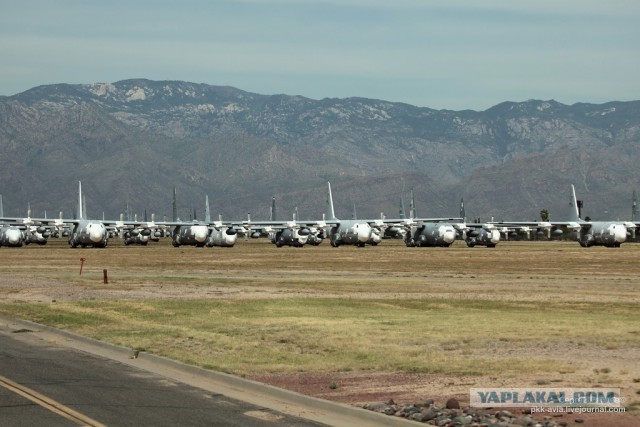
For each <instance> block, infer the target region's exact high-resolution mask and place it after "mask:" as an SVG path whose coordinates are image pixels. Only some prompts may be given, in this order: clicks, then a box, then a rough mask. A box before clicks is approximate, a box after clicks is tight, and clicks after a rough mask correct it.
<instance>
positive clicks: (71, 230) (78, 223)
mask: <svg viewBox="0 0 640 427" xmlns="http://www.w3.org/2000/svg"><path fill="white" fill-rule="evenodd" d="M327 192H328V210H329V213H328V217H329V218H326V215H323V217H322V219H320V220H310V221H301V220H298V219H297V218H296V215H295V214H294V215H293V218H292V220H291V221H282V220H277V219H276V218H275V198H274V199H273V201H272V207H271V218H270V219H269V220H267V221H252V220H251V216H250V215H248V216H247V219H246V220H243V221H223V220H222V218H219V219H218V220H217V221H212V220H211V215H210V209H209V198H208V196H207V197H206V201H205V219H204V220H203V221H198V220H194V221H181V220H179V219H178V218H177V208H176V193H175V189H174V193H173V217H174V218H173V221H161V222H156V221H155V218H154V217H153V215H152V219H151V221H147V218H145V219H144V221H138V220H137V219H134V220H133V221H131V220H126V221H125V220H124V219H123V218H122V216H121V218H120V220H116V221H108V220H104V219H103V220H90V219H86V218H85V215H84V213H85V211H86V209H85V207H84V206H85V203H84V199H83V196H82V183H81V182H79V183H78V213H77V217H76V218H74V219H64V218H62V214H61V215H60V217H59V218H57V219H47V218H31V214H30V212H29V213H28V215H27V218H9V217H4V213H3V209H2V198H1V196H0V225H1V227H0V246H12V247H17V246H22V245H23V244H29V243H38V244H45V243H46V242H47V239H48V238H49V237H50V236H58V237H59V236H65V237H68V238H69V245H70V246H71V247H72V248H75V247H78V246H80V247H97V248H103V247H105V246H107V242H108V239H109V237H113V236H114V235H119V236H121V237H122V238H123V241H124V243H125V244H142V245H146V244H147V243H148V242H149V241H150V240H158V239H159V238H160V237H163V236H170V237H171V239H172V244H173V246H175V247H179V246H182V245H191V246H200V247H202V246H210V247H212V246H221V247H232V246H234V245H235V243H236V241H237V237H238V235H244V236H247V237H253V238H258V237H268V238H269V239H270V240H271V242H272V243H273V244H275V245H276V246H277V247H282V246H285V245H286V246H298V247H300V246H304V245H319V244H320V243H321V242H322V241H323V240H325V239H329V243H330V244H331V246H333V247H338V246H341V245H356V246H360V247H363V246H365V245H367V244H369V245H377V244H379V243H380V242H381V241H382V238H383V237H395V238H402V239H403V240H404V242H405V243H406V245H407V246H409V247H413V246H417V247H434V246H441V247H447V246H450V245H451V244H452V243H453V242H454V241H455V239H456V238H462V239H464V240H465V241H466V243H467V245H468V246H469V247H473V246H487V247H495V246H496V245H497V244H498V242H499V241H500V238H501V234H503V235H505V236H506V237H507V238H508V236H509V235H510V234H513V233H521V234H523V233H524V234H530V233H531V232H533V231H535V232H536V233H544V234H546V235H547V236H549V237H551V236H552V235H561V234H563V233H565V232H568V233H570V234H571V235H572V236H573V237H574V238H575V239H576V240H577V241H578V242H579V243H580V245H581V246H583V247H589V246H596V245H602V246H609V247H617V246H620V244H621V243H623V242H624V241H626V239H627V237H628V236H629V235H631V236H634V237H635V229H636V227H638V226H640V223H636V222H621V221H583V220H582V219H581V218H580V212H579V208H578V201H577V200H576V195H575V189H574V187H573V185H572V186H571V215H570V219H569V220H568V221H561V222H557V221H554V222H521V221H506V222H505V221H502V222H486V223H466V221H465V215H464V204H463V202H462V201H461V207H460V217H459V218H419V217H418V216H417V213H416V211H415V203H414V201H413V192H412V197H411V209H410V215H409V217H408V218H407V217H406V215H404V208H402V209H401V213H400V217H399V218H392V219H389V218H385V217H384V215H381V217H380V218H379V219H357V217H356V215H355V209H354V215H353V218H352V219H350V220H340V219H338V218H337V217H336V216H335V212H334V208H333V197H332V194H331V184H330V183H327ZM145 216H146V215H145Z"/></svg>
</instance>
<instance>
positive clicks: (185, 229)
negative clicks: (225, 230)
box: [169, 187, 209, 248]
mask: <svg viewBox="0 0 640 427" xmlns="http://www.w3.org/2000/svg"><path fill="white" fill-rule="evenodd" d="M173 221H174V222H173V223H170V224H169V225H172V226H173V230H172V232H171V243H172V244H173V246H174V247H176V248H177V247H180V246H182V245H186V246H197V247H200V248H201V247H204V246H205V245H206V244H207V241H208V239H209V227H208V225H207V224H204V223H200V222H198V220H197V219H196V218H195V215H194V219H193V223H187V222H182V221H180V220H179V219H178V208H177V204H176V189H175V187H174V188H173Z"/></svg>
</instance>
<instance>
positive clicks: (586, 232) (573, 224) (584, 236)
mask: <svg viewBox="0 0 640 427" xmlns="http://www.w3.org/2000/svg"><path fill="white" fill-rule="evenodd" d="M570 212H571V218H570V221H569V222H568V223H566V224H563V223H554V224H555V225H564V226H566V227H567V228H568V229H570V230H572V231H573V232H574V233H575V237H576V238H577V240H578V242H579V243H580V246H582V247H584V248H588V247H590V246H607V247H611V248H617V247H620V245H621V244H622V243H624V241H625V240H627V229H628V228H631V229H635V227H636V224H635V223H633V222H623V221H584V220H582V219H581V218H580V210H579V205H578V201H577V199H576V190H575V187H574V186H573V184H572V185H571V211H570Z"/></svg>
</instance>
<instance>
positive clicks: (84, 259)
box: [80, 258, 87, 276]
mask: <svg viewBox="0 0 640 427" xmlns="http://www.w3.org/2000/svg"><path fill="white" fill-rule="evenodd" d="M86 260H87V259H86V258H80V275H81V276H82V266H83V265H84V262H85V261H86Z"/></svg>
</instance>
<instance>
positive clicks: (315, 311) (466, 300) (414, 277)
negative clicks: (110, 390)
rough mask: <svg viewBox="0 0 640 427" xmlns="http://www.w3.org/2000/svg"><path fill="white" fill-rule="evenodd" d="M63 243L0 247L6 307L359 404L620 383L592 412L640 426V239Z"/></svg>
mask: <svg viewBox="0 0 640 427" xmlns="http://www.w3.org/2000/svg"><path fill="white" fill-rule="evenodd" d="M50 240H51V241H50V242H49V243H48V244H47V245H45V246H34V245H30V246H27V247H23V248H0V261H1V262H0V313H3V314H6V315H11V316H14V317H18V318H23V319H27V320H31V321H35V322H39V323H44V324H47V325H50V326H55V327H59V328H63V329H68V330H71V331H74V332H77V333H80V334H84V335H88V336H91V337H94V338H97V339H102V340H106V341H110V342H113V343H115V344H119V345H125V346H129V347H131V348H135V349H139V350H143V351H150V352H154V353H157V354H161V355H164V356H168V357H172V358H176V359H179V360H182V361H185V362H187V363H193V364H197V365H200V366H203V367H207V368H211V369H218V370H222V371H225V372H230V373H232V374H235V375H241V376H244V377H247V378H251V379H255V380H258V381H262V382H265V383H269V384H272V385H276V386H279V387H283V388H287V389H291V390H294V391H298V392H301V393H304V394H309V395H313V396H316V397H321V398H325V399H329V400H334V401H340V402H345V403H348V404H353V405H363V404H365V403H368V402H374V401H387V400H389V399H393V400H394V401H396V402H409V403H410V402H414V401H420V400H425V399H428V398H432V399H434V400H435V401H436V402H437V403H440V404H441V405H442V404H444V402H445V401H446V400H447V399H448V398H450V397H456V398H457V399H458V400H459V401H460V402H461V403H463V404H464V403H465V402H468V400H469V389H470V388H472V387H474V388H489V387H593V386H602V387H620V388H621V396H622V397H623V399H624V402H623V405H624V406H625V407H626V409H627V411H626V413H625V414H624V415H620V414H602V415H599V416H595V415H593V416H589V414H584V415H583V416H582V418H583V419H584V420H586V422H587V424H586V425H608V424H611V425H640V422H639V420H640V418H639V416H638V413H639V408H640V363H638V360H640V311H639V310H638V306H639V303H640V263H639V261H640V245H639V244H632V243H629V244H624V245H622V247H620V248H614V249H612V248H597V247H594V248H581V247H580V246H579V245H578V244H577V243H575V242H501V243H500V244H499V245H498V246H497V247H496V248H483V247H476V248H467V247H466V245H465V244H464V243H463V242H456V243H455V244H454V245H453V246H452V247H450V248H407V247H405V245H404V244H403V243H402V242H401V241H398V240H385V241H383V242H382V244H380V245H379V246H377V247H371V246H367V247H366V248H355V247H339V248H332V247H330V246H329V245H328V243H327V242H324V243H323V244H322V245H320V246H318V247H304V248H289V247H284V248H276V247H275V246H274V245H272V244H270V243H269V242H268V241H267V240H266V239H256V240H244V239H239V241H238V243H237V244H236V246H235V247H233V248H195V247H180V248H174V247H172V246H171V244H170V241H169V239H163V240H162V241H160V242H157V243H156V242H152V243H150V244H149V245H148V246H124V245H122V243H121V242H120V241H119V240H117V239H112V240H110V243H109V245H108V247H107V248H105V249H90V248H87V249H80V248H78V249H71V248H69V247H68V245H67V243H66V240H65V239H50ZM81 259H83V260H84V261H83V262H82V274H80V267H81V261H80V260H81ZM105 274H106V276H107V281H108V283H106V284H105V283H104V278H105ZM607 417H608V418H607ZM566 420H568V421H570V422H571V423H573V422H574V421H573V420H572V419H569V418H567V419H566Z"/></svg>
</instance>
